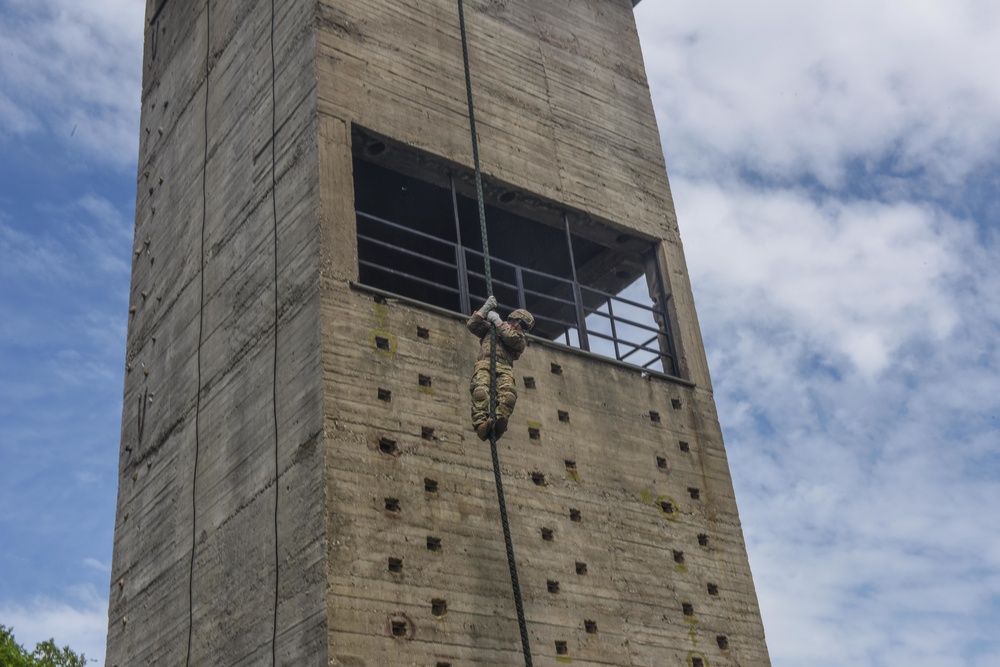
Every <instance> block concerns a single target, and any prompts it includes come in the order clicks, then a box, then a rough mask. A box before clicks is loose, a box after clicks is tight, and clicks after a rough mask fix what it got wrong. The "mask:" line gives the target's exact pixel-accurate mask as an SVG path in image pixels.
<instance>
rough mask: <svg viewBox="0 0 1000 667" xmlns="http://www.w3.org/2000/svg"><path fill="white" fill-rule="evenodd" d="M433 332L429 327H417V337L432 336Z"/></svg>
mask: <svg viewBox="0 0 1000 667" xmlns="http://www.w3.org/2000/svg"><path fill="white" fill-rule="evenodd" d="M430 337H431V332H430V331H429V330H428V329H427V327H417V338H430Z"/></svg>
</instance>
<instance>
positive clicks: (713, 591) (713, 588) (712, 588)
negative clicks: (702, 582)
mask: <svg viewBox="0 0 1000 667" xmlns="http://www.w3.org/2000/svg"><path fill="white" fill-rule="evenodd" d="M708 594H709V595H718V594H719V586H718V585H717V584H709V585H708Z"/></svg>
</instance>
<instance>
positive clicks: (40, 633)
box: [0, 586, 108, 665]
mask: <svg viewBox="0 0 1000 667" xmlns="http://www.w3.org/2000/svg"><path fill="white" fill-rule="evenodd" d="M0 618H2V619H3V623H4V625H6V626H7V627H8V628H13V630H14V637H15V639H16V640H17V642H18V643H19V644H21V645H22V646H24V647H26V648H28V649H32V648H34V647H35V645H36V644H38V643H40V642H43V641H46V640H48V639H53V640H54V641H55V643H56V645H57V646H69V647H70V648H71V649H73V651H74V652H75V653H77V654H80V653H82V654H84V656H86V658H87V662H88V663H94V664H98V665H103V664H104V651H105V645H104V644H105V637H106V636H107V630H108V602H107V599H106V597H105V596H103V595H98V593H97V592H96V591H95V590H94V589H93V588H92V587H90V586H81V587H77V588H75V589H73V590H70V591H67V595H66V599H63V600H53V599H49V598H43V597H39V598H35V599H34V600H32V601H31V602H29V603H28V604H21V603H17V602H12V601H2V602H0Z"/></svg>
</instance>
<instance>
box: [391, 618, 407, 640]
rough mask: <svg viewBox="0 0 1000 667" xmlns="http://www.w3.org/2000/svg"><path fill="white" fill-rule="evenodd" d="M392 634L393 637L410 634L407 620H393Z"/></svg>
mask: <svg viewBox="0 0 1000 667" xmlns="http://www.w3.org/2000/svg"><path fill="white" fill-rule="evenodd" d="M391 629H392V636H393V637H400V638H402V637H405V636H406V635H407V634H408V629H407V627H406V621H393V622H392V626H391Z"/></svg>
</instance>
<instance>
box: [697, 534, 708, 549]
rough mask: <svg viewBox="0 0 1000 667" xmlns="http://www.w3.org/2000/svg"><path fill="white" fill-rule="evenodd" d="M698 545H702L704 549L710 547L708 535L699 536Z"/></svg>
mask: <svg viewBox="0 0 1000 667" xmlns="http://www.w3.org/2000/svg"><path fill="white" fill-rule="evenodd" d="M698 544H700V545H701V546H703V547H707V546H708V535H706V534H705V533H701V534H699V535H698Z"/></svg>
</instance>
